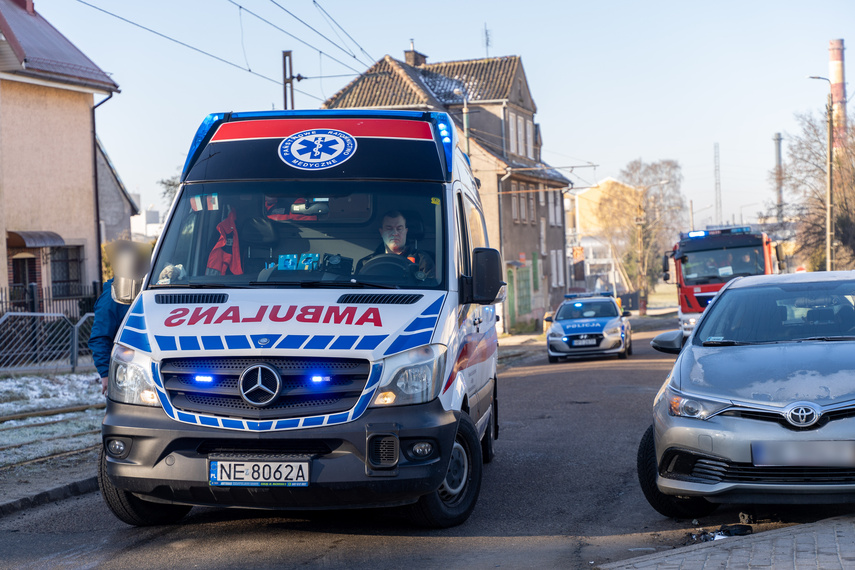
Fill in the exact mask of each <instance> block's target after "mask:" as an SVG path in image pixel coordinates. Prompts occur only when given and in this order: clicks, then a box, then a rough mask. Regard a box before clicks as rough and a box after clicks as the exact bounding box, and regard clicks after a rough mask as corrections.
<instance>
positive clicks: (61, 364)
mask: <svg viewBox="0 0 855 570" xmlns="http://www.w3.org/2000/svg"><path fill="white" fill-rule="evenodd" d="M94 321H95V315H94V313H91V312H90V313H85V314H83V315H81V316H80V318H78V319H74V320H72V319H71V318H69V316H68V315H65V314H63V313H37V312H25V311H12V312H7V313H5V314H3V315H0V374H2V373H18V372H36V371H50V372H64V371H71V372H77V371H79V370H84V369H85V370H89V369H92V368H93V366H94V365H93V361H92V352H91V351H90V350H89V346H88V343H89V335H90V334H91V333H92V324H93V323H94Z"/></svg>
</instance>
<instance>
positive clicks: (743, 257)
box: [681, 245, 765, 285]
mask: <svg viewBox="0 0 855 570" xmlns="http://www.w3.org/2000/svg"><path fill="white" fill-rule="evenodd" d="M681 269H682V271H683V282H684V283H685V284H686V285H702V284H704V283H721V282H724V281H730V280H731V279H733V278H734V277H737V276H740V275H763V273H764V272H765V267H764V261H763V250H762V248H761V247H760V246H759V245H758V246H751V247H730V248H727V249H714V250H706V251H690V252H686V253H684V254H683V257H682V259H681Z"/></svg>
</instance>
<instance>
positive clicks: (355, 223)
mask: <svg viewBox="0 0 855 570" xmlns="http://www.w3.org/2000/svg"><path fill="white" fill-rule="evenodd" d="M443 203H444V200H443V186H442V185H441V184H436V183H416V182H382V181H376V182H374V181H372V182H362V181H358V182H357V181H347V182H343V181H318V182H314V181H309V182H293V181H292V182H288V181H265V182H243V183H234V182H219V183H205V184H189V185H185V186H184V187H183V188H182V189H181V196H180V199H179V200H178V203H177V204H176V206H175V211H174V213H173V216H172V218H171V220H170V222H169V225H168V227H167V228H166V230H165V235H164V236H163V244H162V247H161V248H160V250H159V252H158V254H157V258H156V260H155V263H154V266H153V267H154V269H153V273H152V275H151V280H150V287H151V288H165V287H199V288H204V287H210V288H222V287H265V286H286V287H287V286H293V287H313V286H317V287H322V286H331V287H338V286H341V287H383V288H385V287H395V288H398V287H400V288H419V289H423V288H439V287H442V286H443V284H444V275H443V268H444V267H445V265H446V262H445V259H446V257H445V241H444V239H443V236H444V235H445V232H444V231H443V227H444V224H445V216H444V214H443V212H444V210H443Z"/></svg>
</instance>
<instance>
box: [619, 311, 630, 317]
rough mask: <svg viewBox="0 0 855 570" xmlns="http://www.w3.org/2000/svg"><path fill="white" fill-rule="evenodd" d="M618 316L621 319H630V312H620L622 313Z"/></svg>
mask: <svg viewBox="0 0 855 570" xmlns="http://www.w3.org/2000/svg"><path fill="white" fill-rule="evenodd" d="M620 316H622V317H631V316H632V311H624V312H622V313H621V314H620Z"/></svg>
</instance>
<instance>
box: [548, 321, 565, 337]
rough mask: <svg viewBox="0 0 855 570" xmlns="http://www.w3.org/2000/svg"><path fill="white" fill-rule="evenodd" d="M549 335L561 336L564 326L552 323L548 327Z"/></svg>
mask: <svg viewBox="0 0 855 570" xmlns="http://www.w3.org/2000/svg"><path fill="white" fill-rule="evenodd" d="M549 336H551V337H553V338H558V337H563V336H564V327H562V326H561V325H559V324H558V323H552V326H551V327H549Z"/></svg>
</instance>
